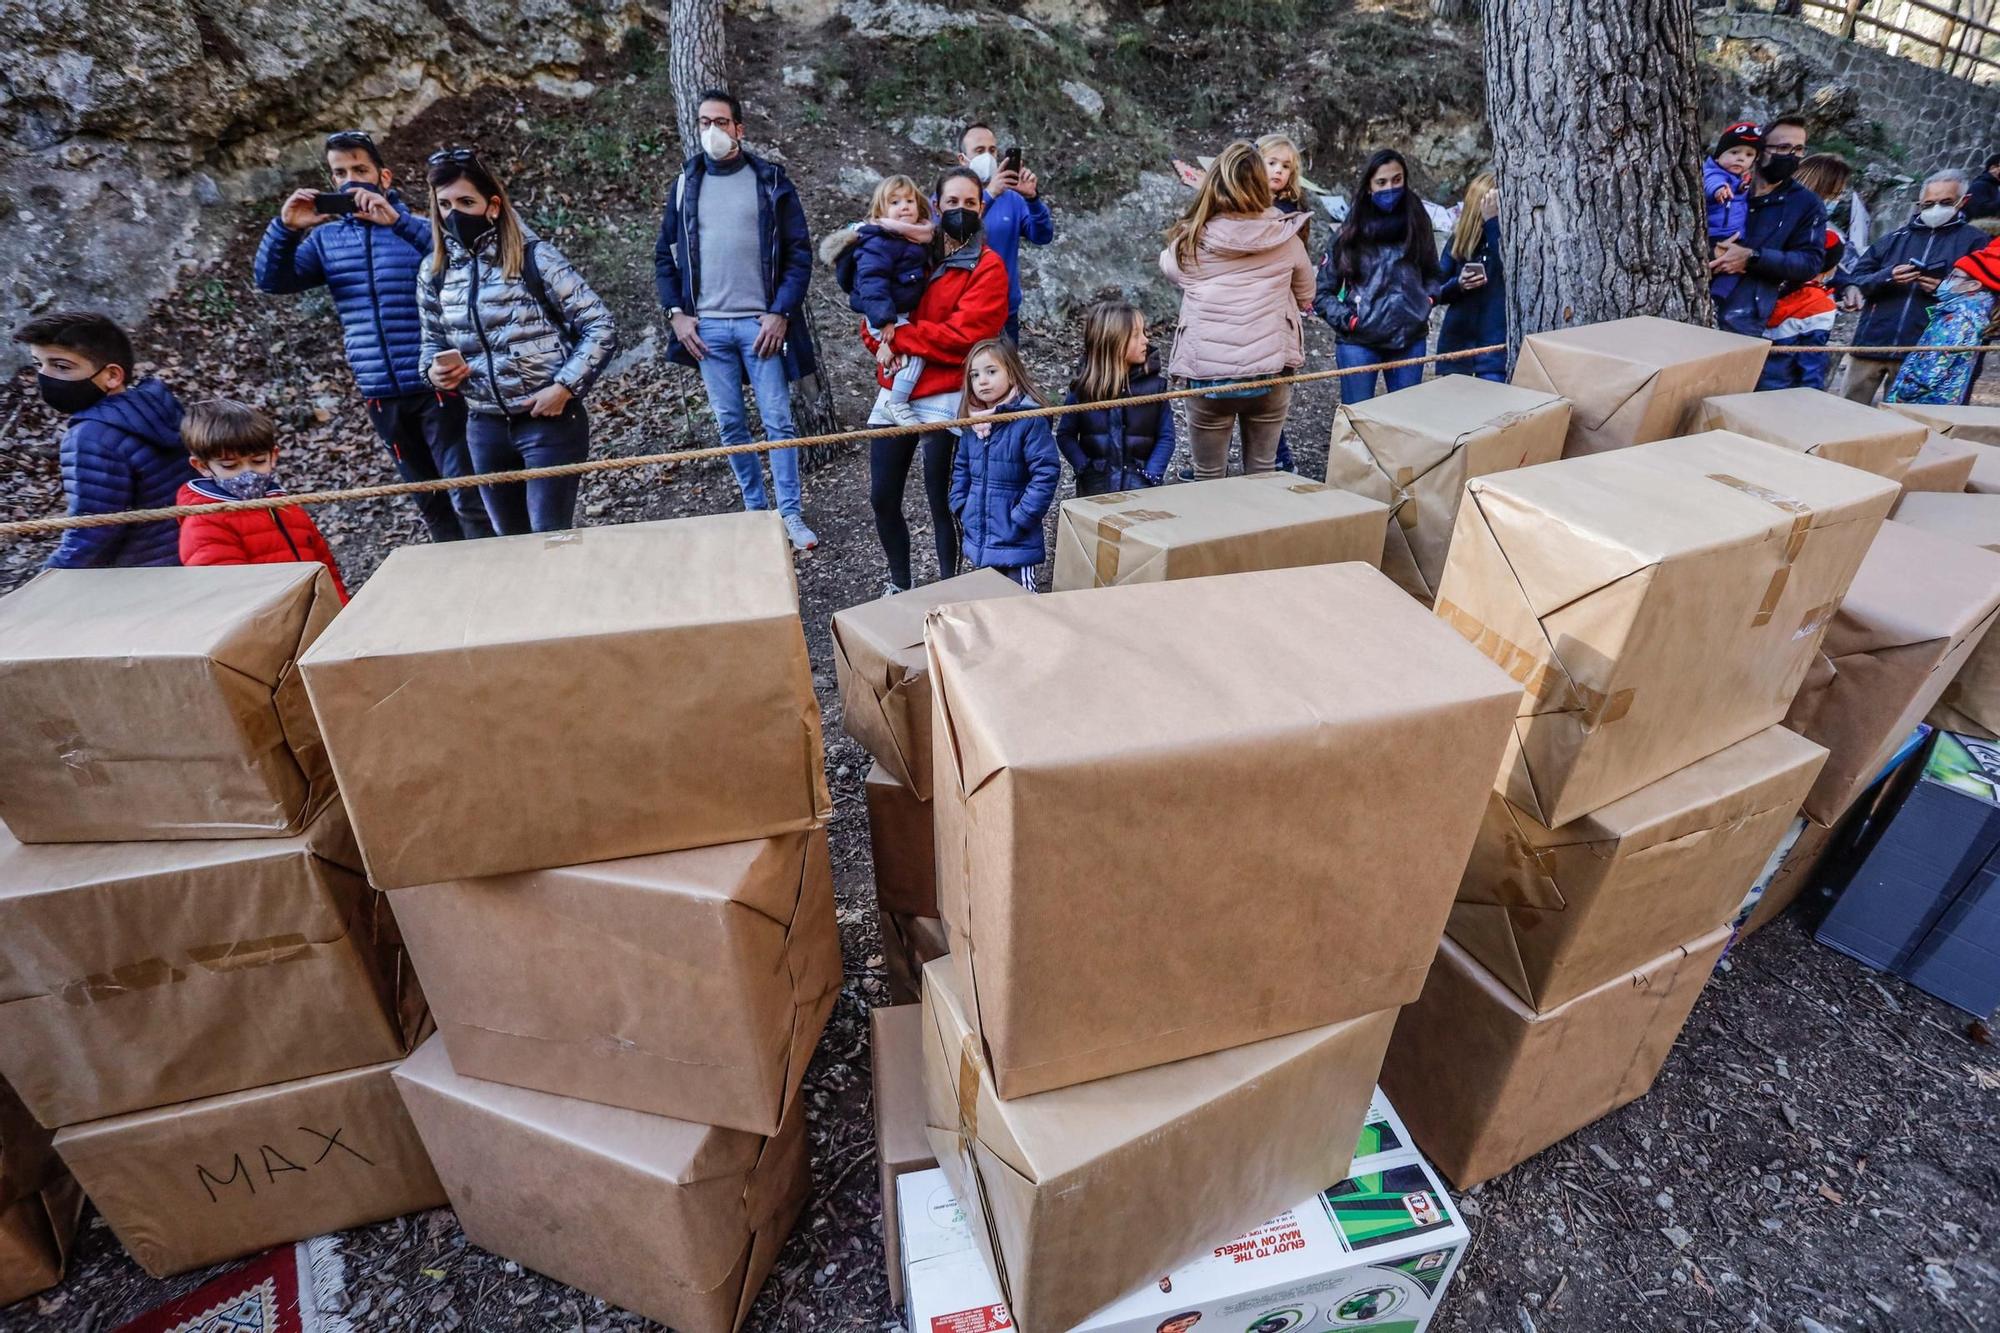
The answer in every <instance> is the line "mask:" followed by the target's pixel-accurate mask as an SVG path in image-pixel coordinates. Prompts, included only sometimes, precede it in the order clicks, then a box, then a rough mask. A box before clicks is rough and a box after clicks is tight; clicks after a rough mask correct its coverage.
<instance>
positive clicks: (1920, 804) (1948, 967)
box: [1817, 731, 2000, 1018]
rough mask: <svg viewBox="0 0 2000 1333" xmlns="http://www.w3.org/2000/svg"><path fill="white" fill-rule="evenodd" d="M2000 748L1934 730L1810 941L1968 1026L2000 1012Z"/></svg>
mask: <svg viewBox="0 0 2000 1333" xmlns="http://www.w3.org/2000/svg"><path fill="white" fill-rule="evenodd" d="M1996 852H2000V747H1996V746H1995V745H1993V744H1991V743H1989V742H1986V741H1981V740H1976V739H1972V738H1969V737H1963V736H1957V735H1954V734H1953V733H1951V732H1948V731H1941V732H1939V733H1937V735H1936V736H1935V737H1934V738H1933V739H1932V741H1931V748H1930V752H1929V753H1928V754H1927V755H1926V756H1925V759H1924V767H1923V769H1922V771H1921V772H1920V773H1919V774H1918V775H1917V780H1916V781H1915V783H1913V784H1912V785H1911V786H1910V788H1909V790H1908V792H1907V794H1905V795H1903V797H1902V800H1901V804H1900V805H1899V806H1898V807H1897V808H1896V809H1895V810H1894V811H1893V813H1891V814H1890V816H1889V821H1888V825H1887V827H1886V828H1885V829H1883V831H1882V833H1881V834H1880V836H1879V838H1878V839H1877V841H1876V842H1875V844H1874V846H1873V847H1872V848H1871V849H1870V850H1869V852H1868V853H1867V855H1866V856H1865V857H1864V858H1863V859H1862V861H1861V864H1860V866H1859V868H1858V869H1856V871H1855V872H1854V877H1853V878H1852V879H1851V880H1849V881H1848V884H1847V890H1846V892H1844V893H1842V894H1841V895H1840V898H1839V900H1838V901H1836V902H1835V903H1834V905H1833V910H1832V911H1831V912H1829V913H1828V914H1827V917H1826V920H1825V922H1824V923H1822V924H1821V926H1820V928H1819V933H1818V935H1817V938H1818V940H1819V942H1820V943H1821V944H1825V945H1829V946H1831V947H1832V948H1835V949H1838V950H1839V951H1840V952H1842V953H1844V954H1847V955H1848V956H1849V957H1852V958H1858V959H1860V960H1861V961H1862V962H1864V963H1867V964H1868V965H1869V966H1871V967H1878V968H1881V969H1883V970H1884V971H1889V972H1894V973H1895V974H1896V975H1897V976H1899V977H1902V978H1903V979H1904V980H1905V981H1908V982H1909V983H1910V984H1911V985H1913V986H1915V987H1917V988H1918V989H1919V990H1922V991H1924V992H1926V993H1928V994H1931V995H1935V996H1936V997H1937V998H1938V999H1940V1000H1943V1001H1944V1002H1945V1003H1946V1004H1950V1005H1955V1006H1956V1007H1958V1008H1959V1009H1962V1010H1964V1011H1965V1012H1966V1013H1969V1014H1971V1015H1973V1016H1974V1017H1975V1018H1986V1017H1989V1016H1990V1015H1991V1014H1992V1012H1993V1009H1994V1006H1995V1005H2000V892H1996V891H1995V888H1996V884H2000V856H1996Z"/></svg>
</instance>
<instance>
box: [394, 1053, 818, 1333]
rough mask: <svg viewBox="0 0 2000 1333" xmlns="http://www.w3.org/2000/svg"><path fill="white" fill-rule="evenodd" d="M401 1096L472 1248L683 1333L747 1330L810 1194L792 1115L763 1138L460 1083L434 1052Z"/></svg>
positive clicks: (404, 1070) (796, 1111) (802, 1135)
mask: <svg viewBox="0 0 2000 1333" xmlns="http://www.w3.org/2000/svg"><path fill="white" fill-rule="evenodd" d="M396 1086H397V1088H398V1089H399V1090H400V1091H401V1092H402V1094H403V1100H404V1102H405V1103H406V1104H407V1105H408V1107H409V1110H410V1118H411V1119H412V1120H413V1121H415V1122H416V1126H417V1133H418V1134H419V1135H420V1136H421V1137H422V1138H423V1142H424V1147H425V1148H427V1149H428V1150H429V1152H430V1155H431V1161H432V1162H433V1163H435V1164H436V1166H437V1173H438V1178H439V1179H440V1180H442V1181H443V1182H444V1189H445V1193H446V1194H447V1195H448V1196H450V1199H451V1206H452V1208H453V1210H454V1211H455V1212H456V1213H457V1214H458V1220H459V1224H460V1225H461V1226H463V1227H464V1228H465V1236H466V1239H467V1240H469V1241H471V1242H472V1243H473V1244H474V1245H477V1246H479V1247H480V1248H481V1249H485V1250H491V1251H492V1252H493V1253H495V1254H498V1255H501V1256H503V1257H505V1258H508V1259H512V1260H513V1261H514V1262H516V1263H518V1264H521V1265H523V1266H525V1267H528V1268H532V1269H534V1270H535V1271H536V1272H538V1273H544V1274H547V1275H548V1276H549V1277H552V1278H554V1279H555V1280H556V1281H558V1282H565V1283H568V1284H569V1285H570V1286H572V1287H576V1288H578V1289H580V1290H582V1291H585V1292H588V1293H589V1294H590V1295H592V1296H597V1297H600V1298H602V1299H603V1300H605V1301H608V1302H610V1303H611V1304H613V1305H617V1306H622V1307H623V1308H625V1309H627V1310H631V1311H634V1312H636V1313H638V1314H642V1315H644V1316H646V1317H647V1318H648V1319H657V1320H658V1321H659V1322H661V1323H663V1324H666V1325H669V1326H670V1327H672V1328H675V1329H678V1330H680V1331H681V1333H733V1330H735V1329H737V1328H740V1327H741V1326H742V1324H743V1318H744V1316H745V1315H747V1314H748V1313H749V1311H750V1303H751V1302H752V1301H754V1300H755V1299H756V1297H757V1291H758V1289H759V1288H761V1287H762V1286H763V1285H764V1279H765V1277H766V1276H768V1275H769V1273H770V1271H771V1266H772V1265H773V1264H774V1263H775V1262H776V1261H777V1258H778V1251H779V1250H780V1249H782V1248H783V1247H784V1243H785V1237H786V1236H788V1235H789V1234H790V1233H791V1229H792V1223H793V1222H794V1221H796V1220H797V1218H798V1215H799V1210H800V1209H801V1208H803V1207H804V1206H805V1199H806V1194H807V1192H808V1190H809V1189H810V1188H811V1185H812V1179H811V1173H810V1171H809V1169H808V1165H807V1158H806V1153H807V1146H808V1145H807V1140H806V1132H805V1111H804V1107H803V1105H802V1104H801V1103H799V1102H796V1101H795V1102H794V1103H793V1104H792V1108H791V1111H790V1112H789V1113H788V1114H787V1116H786V1117H785V1124H784V1127H783V1128H782V1129H780V1130H779V1131H778V1133H777V1134H776V1135H775V1136H773V1137H769V1138H766V1137H764V1136H762V1135H757V1134H745V1133H743V1132H742V1131H741V1130H734V1129H718V1128H716V1127H715V1126H713V1125H697V1124H692V1123H689V1122H688V1121H685V1120H673V1119H669V1118H667V1117H665V1116H652V1115H645V1114H642V1113H640V1112H638V1111H627V1110H624V1109H622V1108H619V1107H615V1106H598V1105H595V1104H593V1103H590V1102H580V1101H574V1100H572V1099H570V1098H568V1097H556V1096H552V1095H551V1094H549V1093H546V1092H530V1091H528V1090H527V1089H525V1088H510V1087H507V1086H506V1085H504V1084H500V1083H488V1082H484V1081H483V1080H480V1079H472V1078H466V1077H464V1076H462V1075H460V1074H457V1073H455V1072H454V1071H453V1070H452V1067H451V1065H450V1063H449V1062H448V1061H447V1060H446V1059H445V1053H444V1046H443V1043H441V1042H439V1041H437V1040H436V1039H432V1040H431V1041H428V1042H425V1043H424V1044H423V1045H422V1046H420V1047H419V1048H418V1049H417V1052H416V1054H415V1055H412V1056H411V1057H410V1058H409V1059H408V1060H406V1061H404V1062H403V1064H402V1066H401V1067H400V1068H399V1069H397V1071H396Z"/></svg>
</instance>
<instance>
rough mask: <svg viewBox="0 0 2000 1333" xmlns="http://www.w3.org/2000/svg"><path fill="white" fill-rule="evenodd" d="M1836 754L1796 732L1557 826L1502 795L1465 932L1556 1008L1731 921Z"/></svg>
mask: <svg viewBox="0 0 2000 1333" xmlns="http://www.w3.org/2000/svg"><path fill="white" fill-rule="evenodd" d="M1825 759H1826V751H1824V750H1822V749H1821V748H1820V747H1819V746H1817V745H1815V744H1813V743H1812V742H1811V741H1808V740H1802V739H1800V738H1799V737H1798V736H1795V735H1793V734H1792V733H1791V732H1789V731H1787V730H1785V729H1784V728H1783V727H1766V728H1765V729H1764V730H1763V731H1760V732H1758V733H1757V734H1756V735H1755V736H1752V737H1750V739H1748V740H1745V741H1738V742H1737V743H1736V744H1734V745H1732V746H1730V747H1729V748H1727V749H1725V750H1722V751H1720V752H1718V753H1716V754H1712V755H1710V756H1709V757H1708V758H1706V759H1700V760H1697V761H1695V762H1694V763H1692V764H1690V765H1688V766H1687V767H1686V768H1683V769H1681V770H1680V771H1679V772H1677V773H1673V774H1670V775H1668V776H1667V777H1664V778H1661V779H1660V780H1659V781H1658V782H1655V783H1651V784H1650V785H1648V786H1645V787H1641V788H1640V789H1639V790H1638V791H1636V792H1633V793H1632V794H1631V795H1630V796H1627V797H1625V798H1623V799H1622V800H1617V801H1613V802H1612V803H1611V804H1610V805H1607V806H1605V807H1604V808H1603V809H1601V810H1598V811H1595V812H1593V813H1591V814H1588V815H1585V816H1584V817H1583V818H1581V819H1578V820H1575V821H1574V822H1572V823H1569V824H1565V825H1563V826H1562V827H1561V828H1558V829H1551V828H1548V827H1547V826H1545V825H1543V824H1541V823H1539V822H1537V821H1536V820H1535V818H1534V817H1533V816H1531V815H1528V814H1525V813H1523V812H1522V811H1520V810H1518V809H1516V808H1515V807H1513V806H1511V805H1509V804H1508V803H1507V800H1506V798H1505V797H1503V796H1500V795H1499V794H1498V793H1495V794H1494V796H1493V798H1492V799H1491V800H1490V801H1489V802H1488V803H1487V809H1486V822H1485V824H1484V826H1482V827H1481V829H1480V831H1479V841H1478V842H1477V843H1475V844H1474V845H1473V850H1472V860H1471V862H1470V863H1469V864H1468V865H1467V867H1466V871H1465V882H1464V883H1463V884H1461V885H1460V886H1459V890H1458V904H1457V905H1456V906H1455V907H1453V908H1452V912H1451V922H1450V925H1449V926H1448V927H1447V930H1448V932H1449V934H1450V935H1451V938H1452V939H1454V940H1456V941H1457V942H1458V944H1459V946H1460V947H1461V948H1463V949H1464V950H1465V951H1466V952H1467V953H1469V954H1471V955H1472V956H1473V957H1474V958H1476V959H1477V960H1478V961H1479V963H1480V965H1481V966H1482V967H1484V968H1485V969H1486V970H1487V971H1488V972H1490V973H1492V974H1493V976H1494V977H1496V978H1498V979H1499V980H1500V981H1501V983H1502V984H1504V985H1505V986H1506V987H1507V988H1508V989H1509V990H1511V991H1513V992H1514V994H1516V995H1518V996H1520V997H1521V999H1522V1000H1524V1001H1526V1002H1527V1003H1528V1005H1529V1006H1530V1007H1531V1008H1533V1009H1535V1010H1537V1011H1545V1010H1549V1009H1554V1008H1557V1007H1558V1006H1560V1005H1563V1004H1566V1003H1568V1002H1569V1001H1570V1000H1573V999H1575V998H1576V997H1577V996H1579V995H1582V994H1584V993H1585V992H1586V991H1590V990H1593V989H1595V988H1596V987H1597V986H1599V985H1601V984H1603V983H1604V982H1606V981H1609V980H1611V979H1612V978H1614V977H1620V976H1623V975H1626V974H1628V973H1630V972H1631V971H1632V970H1633V969H1634V968H1638V967H1643V966H1644V965H1645V964H1646V963H1648V962H1649V961H1651V960H1652V959H1654V958H1657V957H1659V956H1660V954H1661V953H1662V952H1663V951H1664V950H1667V949H1670V948H1672V947H1673V946H1674V945H1675V944H1677V943H1681V942H1684V941H1686V940H1688V939H1690V938H1691V937H1693V936H1695V935H1698V934H1700V933H1702V932H1703V931H1705V930H1709V929H1712V928H1713V927H1714V925H1715V923H1716V922H1718V921H1725V920H1728V919H1729V916H1730V914H1731V912H1732V911H1734V910H1735V908H1736V907H1737V906H1738V904H1740V903H1741V902H1742V901H1743V897H1744V895H1745V894H1746V893H1747V892H1748V891H1749V889H1750V886H1751V885H1752V884H1753V883H1755V882H1756V879H1757V873H1758V872H1759V871H1760V870H1762V869H1763V868H1764V863H1765V862H1766V861H1768V860H1769V859H1770V856H1771V852H1772V850H1773V849H1774V848H1776V847H1777V845H1778V842H1779V840H1780V839H1781V838H1783V837H1784V836H1785V830H1786V829H1787V828H1789V827H1790V826H1791V823H1792V820H1793V818H1794V816H1796V815H1797V814H1798V809H1799V801H1800V800H1801V799H1803V798H1804V796H1805V794H1806V789H1807V788H1808V787H1810V786H1811V785H1812V781H1813V778H1814V777H1815V776H1816V775H1817V774H1818V773H1819V771H1820V765H1821V763H1822V762H1824V761H1825Z"/></svg>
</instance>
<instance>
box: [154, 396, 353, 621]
mask: <svg viewBox="0 0 2000 1333" xmlns="http://www.w3.org/2000/svg"><path fill="white" fill-rule="evenodd" d="M181 440H182V442H183V443H185V444H186V445H187V447H188V454H189V457H188V462H190V463H192V464H194V470H195V471H197V472H199V473H201V476H199V477H197V478H196V479H195V480H193V481H191V482H188V483H186V484H185V485H183V486H182V487H181V490H180V494H179V495H177V496H176V497H175V498H174V502H175V503H176V504H184V505H199V504H212V503H221V502H227V501H230V500H261V499H263V498H264V497H265V496H267V495H283V494H284V491H283V490H282V489H281V488H280V487H279V486H278V484H277V479H276V475H275V474H276V471H277V466H278V441H277V432H276V431H275V429H274V428H273V427H272V425H271V418H269V417H267V416H265V415H264V414H263V413H262V412H260V411H258V410H257V409H256V408H254V407H252V406H250V405H249V404H248V403H239V402H237V401H235V400H234V399H231V398H211V399H209V400H208V401H206V402H201V403H195V404H194V405H193V406H191V407H189V408H188V409H187V413H186V415H184V416H183V417H182V418H181ZM300 560H317V561H319V562H320V563H321V564H322V565H325V566H326V568H327V572H328V573H330V574H332V575H333V587H334V591H336V592H338V593H339V594H340V600H341V601H342V602H346V600H347V587H346V585H345V584H343V583H342V582H341V581H340V567H339V566H338V565H335V564H334V563H333V552H332V551H331V550H329V549H327V544H326V538H324V537H322V536H320V532H319V525H318V524H316V523H314V522H313V521H312V515H310V514H308V513H306V511H305V508H304V507H303V506H301V505H291V506H289V507H287V508H284V509H237V510H232V511H229V512H227V513H217V514H189V515H188V516H187V517H186V518H183V519H182V520H181V563H182V564H183V565H282V564H289V563H292V562H294V561H300Z"/></svg>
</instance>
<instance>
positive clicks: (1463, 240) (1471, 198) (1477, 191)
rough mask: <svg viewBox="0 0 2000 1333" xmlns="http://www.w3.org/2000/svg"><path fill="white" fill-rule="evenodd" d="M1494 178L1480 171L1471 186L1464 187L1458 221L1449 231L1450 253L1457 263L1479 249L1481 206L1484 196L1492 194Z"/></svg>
mask: <svg viewBox="0 0 2000 1333" xmlns="http://www.w3.org/2000/svg"><path fill="white" fill-rule="evenodd" d="M1493 182H1494V176H1493V173H1492V172H1490V171H1482V172H1480V173H1479V174H1478V175H1477V176H1474V177H1473V178H1472V184H1470V185H1468V186H1466V187H1465V203H1464V204H1462V205H1460V207H1459V210H1458V221H1457V222H1456V223H1454V224H1453V225H1452V229H1451V253H1452V254H1453V256H1454V257H1456V258H1457V259H1458V260H1459V262H1461V263H1463V262H1464V261H1466V260H1468V259H1470V258H1472V256H1473V254H1474V253H1475V252H1477V251H1478V249H1479V235H1480V232H1481V231H1482V230H1483V229H1484V228H1485V226H1486V218H1485V216H1484V214H1483V212H1482V210H1481V205H1483V204H1484V203H1485V202H1486V196H1487V195H1489V194H1491V193H1493Z"/></svg>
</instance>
